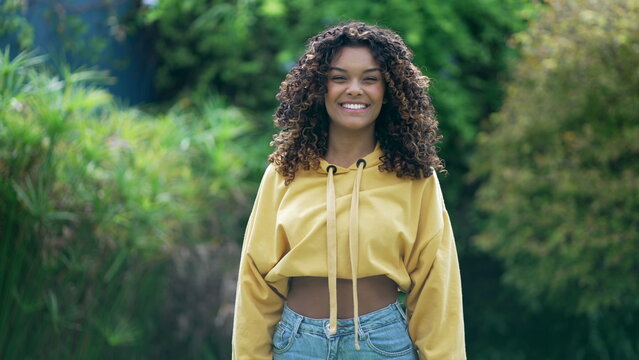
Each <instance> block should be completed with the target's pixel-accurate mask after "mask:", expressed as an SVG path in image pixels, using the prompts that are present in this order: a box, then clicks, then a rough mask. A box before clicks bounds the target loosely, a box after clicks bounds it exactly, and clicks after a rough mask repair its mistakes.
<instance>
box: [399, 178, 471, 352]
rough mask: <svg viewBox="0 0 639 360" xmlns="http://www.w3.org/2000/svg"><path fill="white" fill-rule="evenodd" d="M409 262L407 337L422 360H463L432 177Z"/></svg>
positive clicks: (449, 244) (447, 235)
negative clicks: (415, 347) (408, 335)
mask: <svg viewBox="0 0 639 360" xmlns="http://www.w3.org/2000/svg"><path fill="white" fill-rule="evenodd" d="M417 237H418V239H417V240H416V242H415V248H414V249H413V253H412V254H411V256H410V259H409V264H408V265H409V266H408V270H409V274H410V278H411V284H412V286H411V289H410V291H409V293H408V296H407V299H406V302H407V313H408V318H409V323H408V327H409V333H410V335H411V338H412V339H413V341H414V342H415V345H416V346H417V349H418V351H419V357H420V359H422V360H424V359H427V360H439V359H442V360H443V359H446V360H460V359H466V348H465V340H464V318H463V309H462V293H461V279H460V274H459V262H458V259H457V250H456V247H455V239H454V236H453V230H452V228H451V224H450V219H449V217H448V212H447V211H446V208H445V206H444V201H443V197H442V194H441V189H440V187H439V182H438V181H437V178H436V175H434V174H433V175H432V176H431V178H429V179H428V180H427V187H426V189H425V191H424V195H423V198H422V204H421V210H420V219H419V225H418V233H417Z"/></svg>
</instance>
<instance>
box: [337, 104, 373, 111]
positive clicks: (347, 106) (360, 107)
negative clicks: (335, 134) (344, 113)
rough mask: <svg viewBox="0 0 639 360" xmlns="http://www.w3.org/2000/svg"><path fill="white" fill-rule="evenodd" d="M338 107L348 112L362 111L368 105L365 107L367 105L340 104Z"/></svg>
mask: <svg viewBox="0 0 639 360" xmlns="http://www.w3.org/2000/svg"><path fill="white" fill-rule="evenodd" d="M340 106H341V107H343V108H345V109H350V110H362V109H366V108H367V107H368V106H369V105H367V104H353V103H342V104H340Z"/></svg>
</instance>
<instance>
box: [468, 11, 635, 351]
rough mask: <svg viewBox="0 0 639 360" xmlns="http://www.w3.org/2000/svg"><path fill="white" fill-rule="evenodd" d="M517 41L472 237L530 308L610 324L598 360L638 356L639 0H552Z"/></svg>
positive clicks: (481, 155)
mask: <svg viewBox="0 0 639 360" xmlns="http://www.w3.org/2000/svg"><path fill="white" fill-rule="evenodd" d="M517 40H518V43H519V44H520V45H521V49H522V53H523V58H522V59H521V62H520V63H519V65H518V66H517V67H516V69H515V72H514V79H513V81H512V83H511V84H510V85H509V86H508V88H507V97H506V99H505V102H504V105H503V107H502V109H501V110H500V111H499V112H498V113H496V114H495V115H494V116H492V118H491V123H490V126H491V129H489V130H487V131H484V132H482V133H481V134H480V136H479V138H478V148H477V151H478V152H477V156H476V158H475V159H474V162H473V168H472V170H473V174H474V176H475V177H476V178H479V179H482V180H484V182H483V184H482V185H481V186H480V188H479V190H478V194H477V198H476V206H477V207H478V208H479V209H480V210H481V211H482V212H483V213H482V217H483V218H484V221H483V223H482V232H481V233H480V234H479V236H477V238H476V242H475V243H476V244H477V246H478V247H479V248H480V249H482V250H483V251H485V252H488V253H491V254H493V255H494V256H496V257H497V258H498V259H500V260H501V261H502V262H503V266H504V269H505V272H504V276H503V280H504V281H505V282H506V283H507V284H509V285H512V286H513V287H514V288H516V289H517V290H518V291H519V293H520V295H521V297H522V299H523V300H524V301H525V303H526V304H527V305H528V306H529V308H531V309H533V310H534V309H551V310H553V311H558V312H560V313H562V314H566V315H570V316H584V317H586V318H587V319H590V320H591V322H590V323H591V325H593V324H594V325H595V326H594V327H593V329H595V330H596V329H597V328H598V329H599V330H601V329H602V328H604V327H607V328H611V329H612V330H613V331H612V332H611V333H610V334H600V335H602V336H603V338H601V339H600V340H601V341H600V343H599V345H597V344H592V343H591V344H590V345H589V346H592V347H598V348H599V350H598V351H599V354H600V355H601V354H605V355H606V356H612V357H614V358H631V357H633V356H637V354H638V353H639V342H638V339H639V336H638V334H637V328H638V326H637V320H638V317H637V315H638V314H639V281H637V277H638V276H639V257H637V254H638V253H639V221H638V220H637V219H639V141H637V137H638V136H639V111H638V110H639V97H637V94H639V1H636V0H627V1H615V2H609V1H603V0H592V1H567V0H561V1H553V2H551V6H550V9H549V11H547V12H545V13H544V15H543V16H542V17H541V18H540V19H539V21H538V22H537V23H535V24H533V25H532V26H531V27H530V29H529V30H528V31H527V32H526V33H523V34H521V35H518V37H517ZM615 322H616V323H615ZM595 323H596V324H595ZM612 323H615V324H616V325H617V326H610V324H612ZM620 344H624V345H623V346H620ZM602 356H603V355H602ZM600 358H607V357H600Z"/></svg>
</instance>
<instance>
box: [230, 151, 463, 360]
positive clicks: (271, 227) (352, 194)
mask: <svg viewBox="0 0 639 360" xmlns="http://www.w3.org/2000/svg"><path fill="white" fill-rule="evenodd" d="M382 155H383V153H382V151H381V149H380V147H379V144H377V146H376V148H375V150H374V151H373V152H372V153H370V154H369V155H367V156H366V157H364V158H363V159H360V160H358V161H357V162H356V163H355V164H353V165H351V166H350V167H349V168H343V167H340V166H337V165H331V164H329V163H327V162H326V161H324V160H321V161H320V167H319V168H318V169H315V170H305V171H298V172H297V173H296V176H295V180H294V181H293V182H292V183H291V184H289V185H288V186H286V185H284V178H283V177H282V176H281V175H280V174H279V173H277V171H276V170H275V168H274V167H273V165H269V167H268V168H267V169H266V171H265V173H264V176H263V178H262V182H261V184H260V188H259V190H258V194H257V197H256V199H255V204H254V206H253V211H252V213H251V216H250V218H249V222H248V225H247V228H246V233H245V236H244V244H243V247H242V256H241V260H240V270H239V276H238V287H237V295H236V301H235V317H234V325H233V350H232V351H233V359H237V360H244V359H250V360H258V359H272V352H271V347H272V337H273V332H274V330H275V326H276V324H277V322H278V321H279V319H280V316H281V313H282V309H283V306H284V301H285V299H286V296H287V294H288V279H289V278H290V277H296V276H317V277H327V278H328V283H329V284H328V285H329V286H328V287H329V299H330V301H329V302H330V328H329V329H330V331H331V332H334V331H336V326H337V324H336V318H337V315H336V314H337V301H336V290H335V286H336V285H335V284H336V278H344V279H352V280H353V299H354V309H353V313H354V314H355V317H354V320H355V326H356V327H357V326H358V323H357V321H358V317H357V315H358V309H357V300H356V299H357V292H356V289H357V278H362V277H368V276H375V275H386V276H387V277H389V278H390V279H391V280H393V281H395V283H396V284H397V285H398V287H399V289H400V290H401V291H404V292H406V293H407V296H406V308H407V315H408V329H409V334H410V336H411V339H412V340H413V342H414V344H415V346H416V347H417V350H418V352H419V357H420V359H428V360H438V359H446V360H457V359H465V358H466V352H465V344H464V324H463V313H462V294H461V281H460V276H459V264H458V261H457V252H456V248H455V241H454V238H453V231H452V229H451V226H450V221H449V218H448V213H447V211H446V208H445V206H444V200H443V197H442V193H441V189H440V186H439V182H438V180H437V176H436V174H435V173H434V172H433V175H432V176H430V177H428V178H422V179H417V180H415V179H407V178H398V177H397V176H396V175H395V174H393V173H388V172H380V171H379V165H380V164H381V160H380V157H381V156H382ZM356 341H357V340H356ZM355 346H356V347H358V346H359V345H358V344H357V342H356V343H355Z"/></svg>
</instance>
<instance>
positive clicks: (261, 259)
mask: <svg viewBox="0 0 639 360" xmlns="http://www.w3.org/2000/svg"><path fill="white" fill-rule="evenodd" d="M283 192H284V189H283V182H282V181H279V176H278V174H277V173H276V172H275V170H274V168H273V167H272V166H269V167H268V168H267V169H266V171H265V173H264V177H263V178H262V182H261V184H260V188H259V190H258V194H257V196H256V198H255V203H254V205H253V211H252V212H251V216H250V218H249V221H248V224H247V227H246V232H245V235H244V243H243V245H242V257H241V259H240V270H239V274H238V281H237V293H236V297H235V315H234V321H233V341H232V346H233V359H237V360H243V359H250V360H257V359H265V360H266V359H268V360H271V359H272V353H271V343H272V338H273V331H274V328H275V325H276V324H277V321H278V320H279V319H280V316H281V313H282V307H283V305H284V300H283V299H282V297H280V295H279V294H278V293H277V292H276V291H275V290H274V289H273V288H271V287H270V286H269V284H267V283H266V281H265V280H264V276H265V275H266V274H267V273H268V271H270V270H271V269H272V268H273V266H275V264H277V262H278V261H279V259H280V258H281V257H282V255H283V252H284V251H285V244H283V240H282V239H277V233H276V231H277V230H276V224H275V221H276V214H277V208H278V206H279V203H280V201H281V197H282V195H283ZM284 286H285V285H284Z"/></svg>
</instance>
